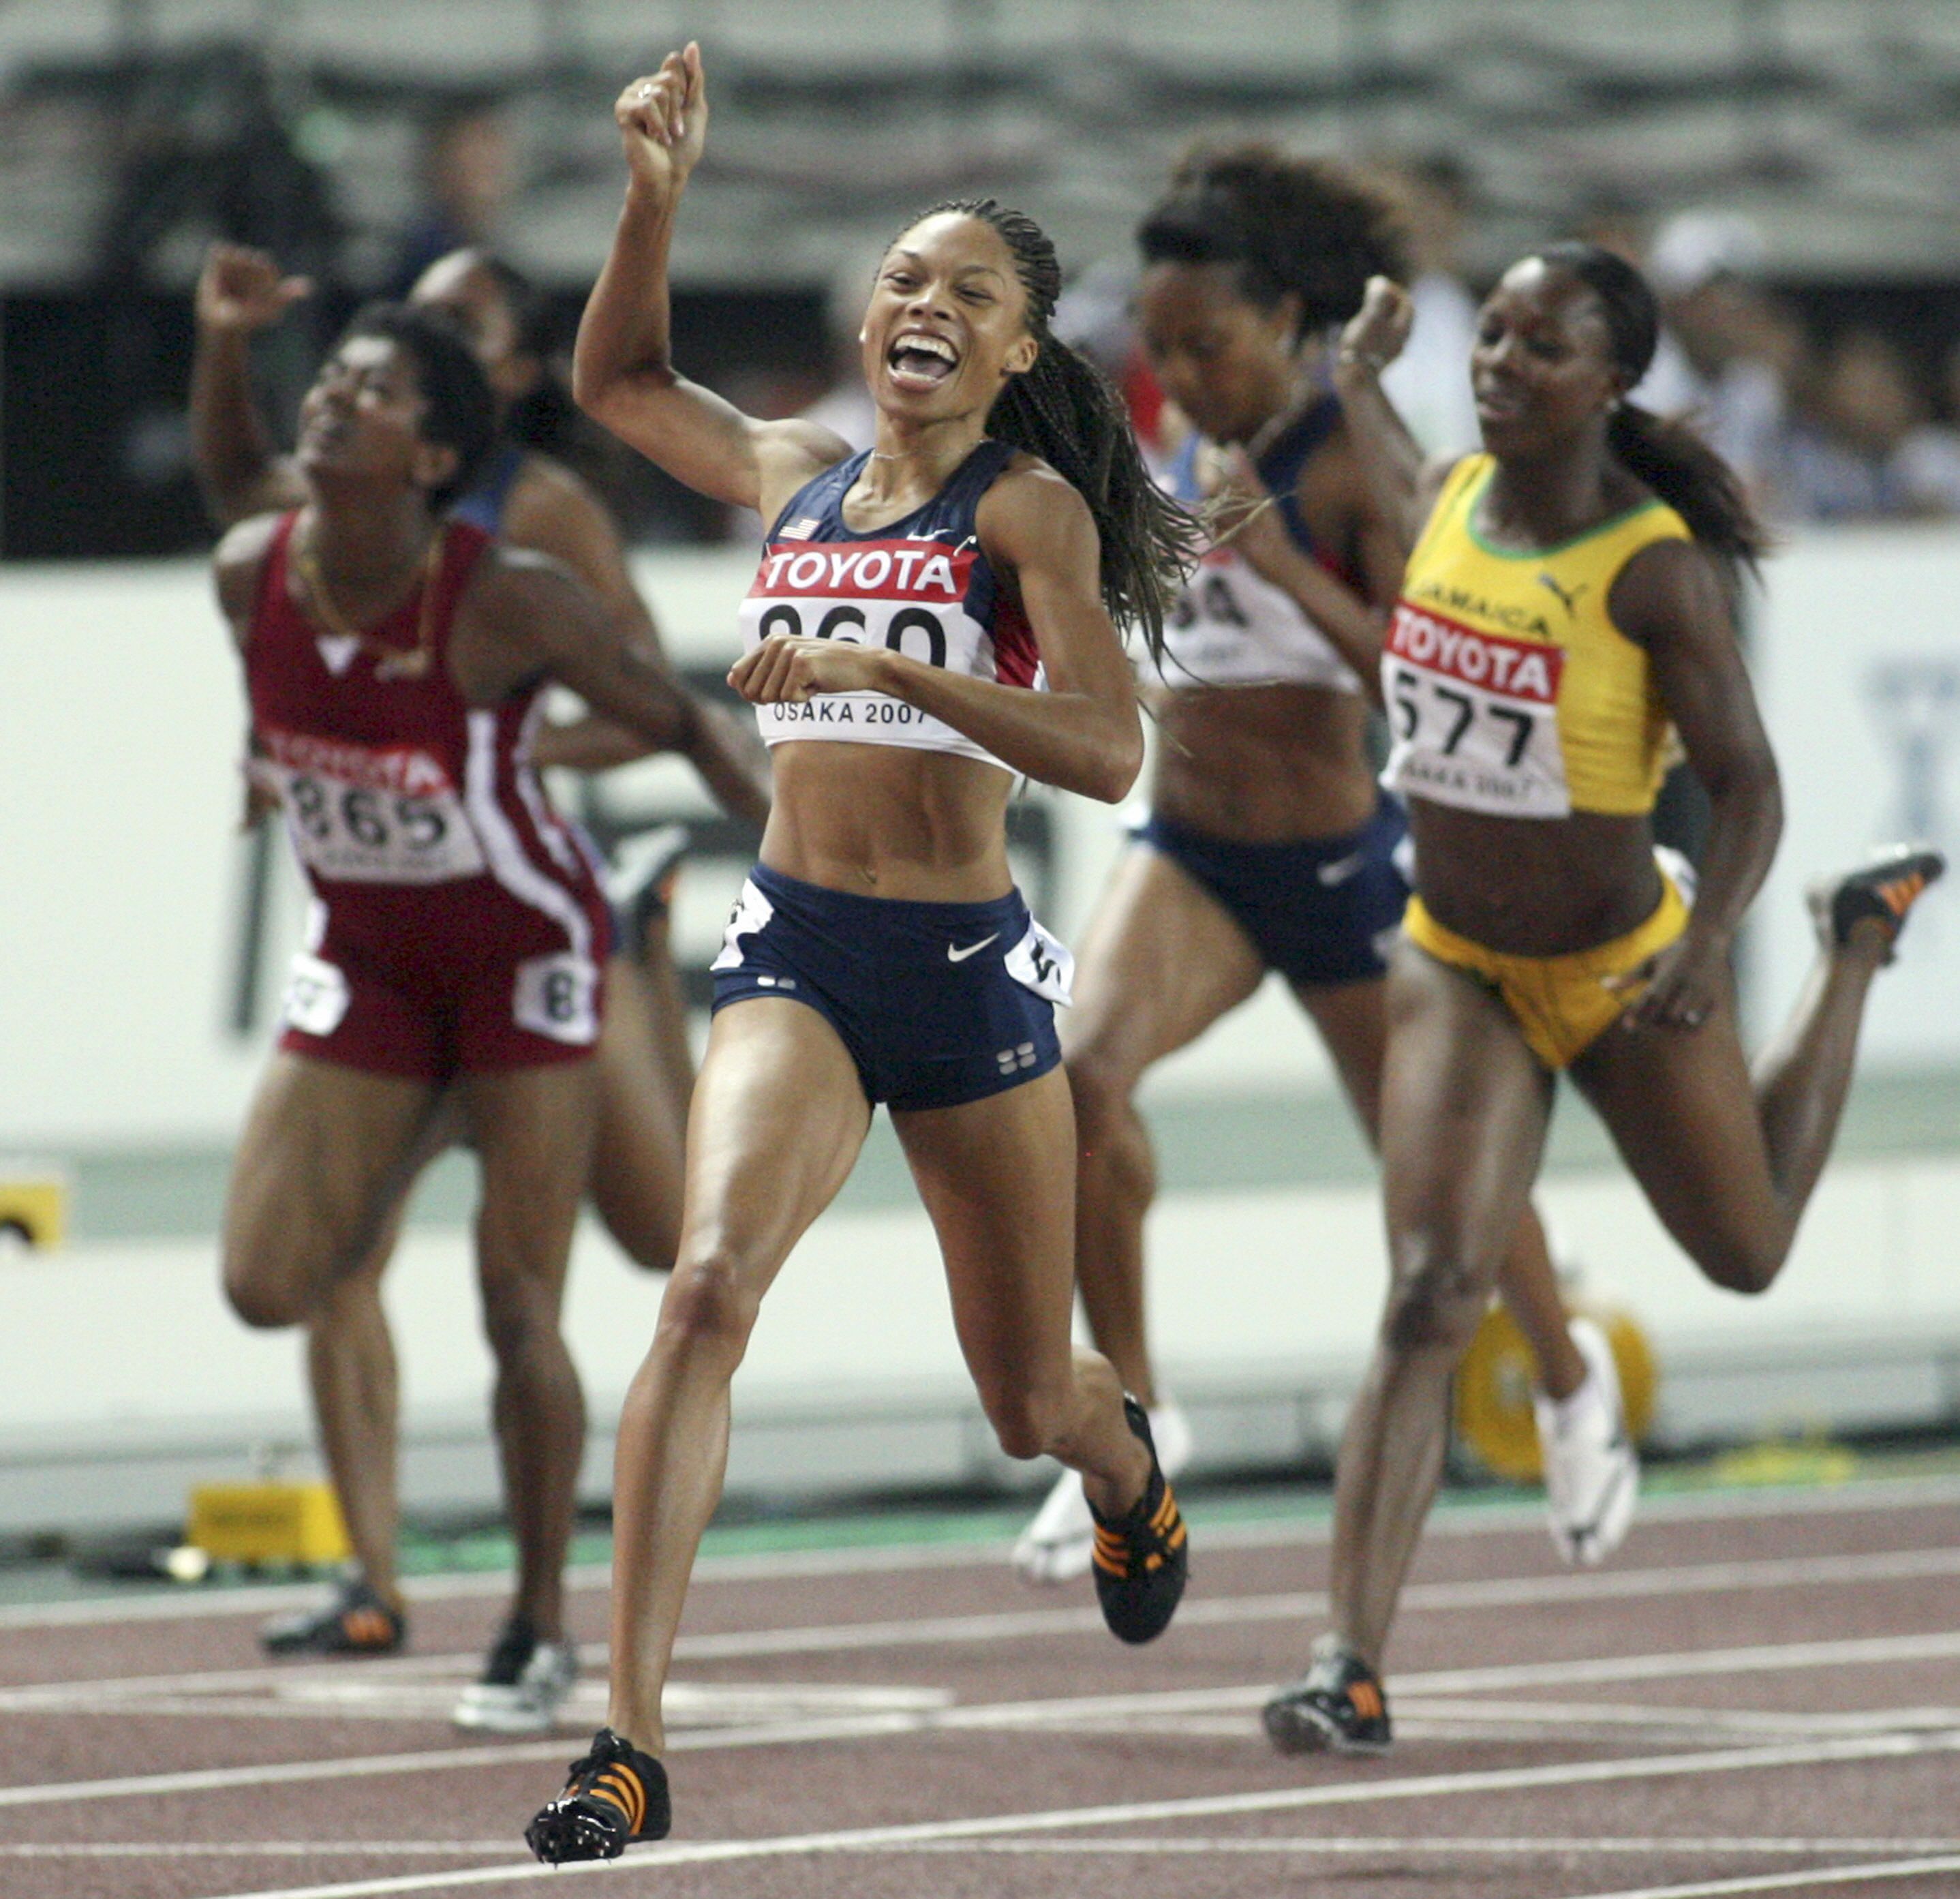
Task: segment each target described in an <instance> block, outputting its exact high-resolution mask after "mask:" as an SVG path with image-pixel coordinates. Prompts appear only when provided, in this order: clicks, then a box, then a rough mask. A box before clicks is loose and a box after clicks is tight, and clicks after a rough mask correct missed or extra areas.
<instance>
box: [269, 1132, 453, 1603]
mask: <svg viewBox="0 0 1960 1899" xmlns="http://www.w3.org/2000/svg"><path fill="white" fill-rule="evenodd" d="M459 1126H460V1117H459V1116H458V1114H457V1110H456V1104H455V1101H454V1097H453V1095H452V1094H445V1095H444V1097H443V1098H442V1102H441V1106H440V1107H438V1109H437V1110H436V1112H435V1113H434V1114H432V1115H431V1116H430V1117H429V1119H428V1122H427V1123H426V1124H425V1126H424V1128H423V1130H422V1136H421V1138H420V1139H418V1141H417V1142H416V1143H415V1149H414V1151H413V1152H412V1153H411V1154H410V1155H409V1158H408V1160H407V1161H406V1164H405V1165H404V1166H403V1168H402V1170H401V1174H400V1177H399V1180H398V1181H397V1182H396V1184H395V1185H394V1186H393V1189H392V1193H393V1198H392V1200H391V1201H390V1205H389V1209H388V1212H387V1215H386V1216H385V1219H384V1222H383V1226H382V1228H381V1231H380V1235H379V1237H378V1238H377V1239H376V1240H375V1241H374V1244H373V1245H372V1246H371V1247H369V1249H368V1254H367V1256H366V1257H365V1258H364V1259H363V1260H362V1261H361V1263H360V1265H359V1266H358V1267H356V1268H355V1270H353V1271H352V1273H348V1275H347V1276H345V1278H342V1279H338V1280H336V1282H334V1283H333V1285H332V1286H329V1288H328V1289H327V1290H326V1294H325V1295H324V1296H323V1298H321V1300H320V1304H319V1305H317V1307H316V1308H314V1310H313V1313H312V1314H311V1316H310V1318H308V1319H307V1384H308V1385H309V1387H310V1389H311V1391H312V1394H313V1420H314V1423H315V1425H316V1426H317V1429H318V1430H319V1432H320V1453H321V1455H322V1456H323V1458H324V1459H325V1460H326V1470H327V1475H328V1477H329V1479H330V1480H332V1482H333V1490H334V1495H335V1496H336V1499H338V1500H339V1504H340V1514H341V1515H342V1518H344V1519H345V1522H346V1525H347V1540H348V1543H349V1544H351V1545H352V1548H353V1551H354V1560H355V1562H356V1563H358V1565H359V1566H360V1569H361V1575H362V1576H363V1577H364V1579H366V1581H367V1582H368V1586H369V1587H370V1588H372V1589H373V1590H374V1592H375V1593H376V1594H377V1595H379V1596H380V1598H382V1600H383V1601H386V1602H388V1603H391V1604H393V1605H394V1606H395V1607H396V1608H398V1609H399V1607H401V1589H400V1580H399V1576H398V1575H397V1573H396V1542H397V1539H398V1537H399V1533H400V1529H401V1499H400V1493H399V1486H398V1483H397V1478H398V1470H397V1461H398V1450H399V1439H400V1429H399V1426H400V1398H399V1378H398V1375H397V1372H396V1363H395V1342H394V1340H393V1338H392V1337H390V1333H389V1330H388V1318H387V1313H386V1312H385V1311H383V1309H382V1306H381V1276H382V1274H383V1273H385V1272H386V1271H387V1267H388V1262H389V1260H390V1259H391V1258H392V1257H393V1256H394V1251H395V1248H396V1246H397V1245H398V1244H399V1242H400V1240H401V1236H402V1222H403V1218H404V1216H405V1215H406V1212H407V1209H408V1196H409V1193H411V1192H412V1190H413V1189H414V1185H415V1179H416V1177H418V1175H419V1174H421V1173H422V1170H423V1169H424V1168H426V1167H427V1166H428V1164H429V1162H430V1161H432V1160H434V1158H436V1156H437V1155H438V1154H440V1153H441V1152H442V1150H443V1149H444V1148H445V1147H447V1146H448V1145H449V1144H450V1142H451V1141H452V1140H453V1139H455V1138H456V1135H457V1130H458V1127H459Z"/></svg>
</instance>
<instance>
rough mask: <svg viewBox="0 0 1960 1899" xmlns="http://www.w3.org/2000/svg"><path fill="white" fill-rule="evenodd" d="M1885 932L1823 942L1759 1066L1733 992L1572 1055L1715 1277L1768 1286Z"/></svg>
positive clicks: (1633, 1158) (1650, 1186) (1849, 1054)
mask: <svg viewBox="0 0 1960 1899" xmlns="http://www.w3.org/2000/svg"><path fill="white" fill-rule="evenodd" d="M1887 943H1888V938H1887V937H1886V935H1885V932H1883V930H1882V929H1881V928H1880V926H1879V925H1878V924H1876V923H1875V922H1868V923H1861V924H1860V925H1859V926H1857V928H1856V929H1854V930H1853V933H1852V940H1851V942H1850V943H1848V944H1846V945H1838V946H1836V947H1834V948H1829V949H1827V950H1825V951H1822V952H1821V953H1820V954H1819V956H1818V961H1817V964H1816V965H1815V967H1814V968H1813V969H1812V971H1811V975H1810V980H1809V983H1808V984H1807V986H1806V988H1805V990H1804V993H1803V996H1802V997H1801V998H1800V999H1799V1002H1798V1003H1797V1005H1796V1009H1795V1011H1794V1012H1793V1014H1792V1015H1791V1018H1790V1021H1789V1022H1788V1023H1787V1024H1786V1025H1785V1026H1784V1028H1783V1032H1782V1033H1781V1034H1780V1035H1779V1036H1778V1037H1777V1039H1776V1040H1774V1042H1773V1043H1771V1045H1770V1047H1768V1049H1766V1050H1764V1053H1763V1055H1762V1056H1761V1059H1759V1060H1758V1063H1757V1065H1756V1069H1755V1074H1754V1075H1751V1074H1750V1072H1748V1069H1747V1068H1746V1067H1745V1065H1744V1061H1743V1056H1742V1043H1741V1040H1740V1038H1739V1035H1738V1034H1737V1031H1736V1012H1735V998H1734V996H1733V994H1730V995H1728V996H1724V997H1723V1000H1722V1002H1721V1003H1720V1006H1719V1007H1718V1008H1717V1009H1716V1010H1715V1012H1714V1013H1713V1014H1712V1015H1710V1017H1709V1018H1708V1020H1707V1021H1705V1022H1704V1023H1703V1024H1702V1025H1701V1028H1698V1029H1695V1030H1693V1031H1683V1030H1679V1029H1664V1028H1632V1029H1629V1028H1621V1027H1618V1026H1616V1027H1615V1028H1610V1029H1608V1031H1606V1033H1605V1034H1603V1035H1602V1036H1601V1037H1599V1040H1597V1041H1596V1042H1595V1043H1593V1046H1592V1047H1590V1048H1589V1049H1588V1050H1586V1053H1584V1054H1583V1056H1580V1059H1578V1061H1577V1062H1575V1063H1573V1067H1572V1075H1573V1080H1574V1081H1576V1082H1577V1083H1578V1084H1579V1085H1580V1087H1581V1088H1583V1089H1584V1090H1585V1091H1586V1097H1587V1098H1588V1099H1589V1101H1591V1102H1592V1103H1593V1106H1594V1107H1596V1108H1597V1109H1598V1110H1599V1115H1600V1118H1601V1119H1602V1120H1604V1121H1605V1123H1606V1125H1607V1126H1608V1129H1609V1130H1611V1131H1612V1136H1613V1139H1614V1142H1615V1145H1618V1148H1619V1150H1620V1152H1621V1154H1622V1155H1624V1156H1625V1157H1626V1161H1627V1165H1628V1167H1630V1168H1631V1169H1632V1170H1633V1172H1634V1178H1635V1179H1637V1181H1639V1182H1640V1185H1641V1187H1643V1189H1644V1190H1646V1193H1647V1198H1648V1200H1650V1202H1651V1203H1653V1209H1654V1211H1655V1212H1656V1213H1658V1214H1659V1216H1660V1218H1661V1221H1662V1223H1663V1225H1665V1226H1666V1228H1667V1230H1668V1231H1669V1232H1670V1233H1672V1235H1674V1237H1675V1240H1676V1241H1678V1242H1679V1244H1680V1245H1681V1246H1682V1249H1683V1250H1684V1251H1685V1252H1686V1253H1687V1254H1688V1256H1689V1257H1690V1258H1691V1259H1692V1260H1694V1263H1695V1264H1696V1265H1698V1267H1701V1270H1702V1271H1703V1272H1704V1273H1706V1274H1707V1276H1708V1277H1709V1278H1710V1279H1713V1281H1714V1282H1715V1283H1716V1284H1717V1286H1726V1287H1727V1288H1728V1289H1729V1290H1730V1291H1731V1292H1761V1291H1762V1290H1763V1289H1764V1287H1766V1286H1768V1284H1769V1283H1770V1282H1771V1280H1772V1279H1774V1278H1775V1277H1776V1276H1777V1273H1778V1272H1779V1271H1780V1270H1782V1267H1783V1262H1784V1260H1787V1258H1788V1257H1790V1247H1791V1244H1792V1243H1793V1241H1794V1240H1795V1239H1796V1228H1797V1222H1798V1221H1799V1219H1802V1217H1803V1209H1804V1207H1805V1206H1806V1204H1807V1203H1809V1199H1810V1195H1811V1190H1812V1188H1814V1187H1815V1186H1816V1184H1817V1177H1818V1174H1819V1173H1820V1172H1821V1171H1822V1169H1823V1166H1824V1162H1825V1157H1826V1156H1827V1155H1828V1154H1829V1153H1830V1151H1831V1142H1832V1140H1833V1139H1834V1138H1835V1136H1836V1135H1837V1132H1838V1117H1839V1116H1840V1115H1841V1114H1842V1113H1843V1112H1844V1098H1845V1096H1846V1094H1847V1093H1848V1092H1849V1091H1850V1083H1851V1065H1852V1061H1853V1057H1854V1056H1856V1054H1857V1047H1858V1029H1859V1025H1860V1022H1861V1021H1862V1020H1863V1015H1864V1009H1865V997H1866V992H1867V991H1868V990H1869V988H1870V986H1871V981H1872V978H1873V976H1874V975H1875V974H1876V973H1877V971H1878V970H1879V967H1880V965H1881V964H1882V963H1883V961H1884V960H1885V951H1886V948H1887Z"/></svg>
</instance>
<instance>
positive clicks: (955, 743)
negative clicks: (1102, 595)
mask: <svg viewBox="0 0 1960 1899" xmlns="http://www.w3.org/2000/svg"><path fill="white" fill-rule="evenodd" d="M1014 454H1015V451H1014V450H1013V448H1010V447H1009V446H1008V444H1007V443H1005V442H1000V441H983V442H982V443H981V444H980V445H979V446H978V448H975V450H974V451H973V452H972V454H970V455H969V456H968V457H967V458H966V460H965V461H963V462H962V463H961V464H960V465H959V467H958V468H957V469H956V470H954V471H953V475H952V476H951V478H950V480H948V481H947V484H946V486H944V487H943V488H942V489H940V492H938V493H937V495H934V497H933V498H932V499H931V501H929V502H927V503H926V504H925V505H924V507H923V508H918V509H916V510H915V511H914V512H912V514H909V515H906V516H905V517H904V518H902V520H899V521H893V523H892V524H890V525H889V527H879V528H875V529H873V530H872V531H870V532H869V533H867V534H859V533H858V532H857V531H855V530H854V529H852V528H851V527H847V526H846V525H845V521H844V513H843V502H844V497H845V495H847V494H848V492H850V490H851V486H852V484H853V483H855V482H856V480H857V479H858V476H859V475H860V474H861V473H862V472H863V470H864V464H866V462H867V460H869V459H870V456H869V454H857V455H853V456H851V457H850V458H849V459H848V460H845V461H841V462H839V463H838V464H836V466H835V467H832V468H827V469H826V470H824V472H823V473H822V474H820V475H819V476H817V477H816V480H814V481H812V482H809V483H806V484H805V485H804V486H803V487H802V488H800V489H798V490H797V492H796V494H795V495H794V496H792V497H791V500H790V502H789V505H788V506H787V507H786V508H784V510H783V511H782V513H781V515H780V516H778V518H777V521H776V524H775V527H773V528H772V530H771V531H770V533H769V536H768V540H767V542H766V543H765V545H764V546H763V549H762V561H761V562H760V564H759V566H758V567H757V569H756V581H755V585H753V587H751V588H749V593H748V597H747V598H746V599H745V600H744V601H743V603H742V607H741V612H740V621H741V628H742V645H743V650H744V651H745V652H746V651H749V650H751V649H753V648H755V647H756V646H759V645H761V644H762V642H763V641H764V640H765V639H768V637H769V636H770V635H771V634H772V633H779V632H780V633H790V634H794V635H807V636H811V637H813V638H815V639H843V640H848V641H850V642H852V643H853V644H854V645H860V646H884V647H888V648H890V649H891V650H892V651H893V652H901V653H905V654H908V655H910V656H911V657H912V658H914V659H917V660H922V661H924V662H925V663H926V664H928V665H932V666H943V667H944V668H946V669H947V671H950V672H955V673H963V674H966V676H967V677H969V678H973V679H991V680H997V681H998V682H999V683H1001V684H1002V685H1004V686H1023V687H1029V688H1031V689H1036V690H1039V687H1040V686H1041V683H1042V677H1041V661H1040V655H1039V653H1038V652H1036V647H1035V639H1034V633H1033V629H1031V628H1030V627H1029V625H1028V623H1027V620H1026V617H1024V616H1023V613H1021V611H1020V607H1019V606H1018V604H1016V603H1015V602H1014V601H1012V600H1010V598H1009V597H1008V596H1007V592H1006V590H1005V589H1004V588H1002V587H1001V585H1000V581H999V578H998V575H996V574H995V573H994V569H993V567H992V566H991V563H990V562H988V559H987V556H985V554H984V553H982V551H981V549H980V537H979V533H978V528H977V527H976V525H975V522H976V519H977V517H978V513H979V508H980V502H981V498H982V496H983V495H985V493H986V492H987V490H988V489H989V488H991V487H992V486H993V485H994V482H995V481H996V480H998V479H999V477H1000V475H1001V471H1002V470H1004V469H1005V468H1006V467H1007V464H1008V463H1009V462H1010V461H1011V460H1013V456H1014ZM756 722H757V723H758V725H759V726H760V728H761V730H762V738H763V740H764V741H765V743H766V744H771V745H780V744H784V743H785V742H786V741H789V740H791V739H843V740H848V741H851V742H853V743H854V744H861V745H903V746H908V747H912V749H913V750H918V751H934V752H953V753H955V754H958V755H959V757H963V758H977V759H979V760H982V762H983V763H987V764H989V765H1001V761H1000V760H998V759H997V758H996V757H994V755H993V754H991V752H989V751H988V750H985V748H984V747H982V746H979V745H977V744H975V743H974V741H972V739H970V738H968V737H967V736H966V734H964V733H963V732H959V731H955V730H954V729H953V727H952V726H950V725H947V723H946V722H944V720H943V719H938V718H931V717H930V716H929V715H928V714H926V713H924V712H921V711H920V710H919V709H918V708H917V707H916V706H908V705H907V704H906V703H905V701H904V700H902V699H894V698H893V697H892V696H890V695H889V693H819V694H818V695H816V696H813V697H812V698H811V699H809V700H808V701H807V703H804V704H803V705H800V706H790V705H778V706H757V707H756ZM1001 769H1002V770H1003V771H1007V770H1010V769H1012V768H1011V767H1010V766H1005V765H1001Z"/></svg>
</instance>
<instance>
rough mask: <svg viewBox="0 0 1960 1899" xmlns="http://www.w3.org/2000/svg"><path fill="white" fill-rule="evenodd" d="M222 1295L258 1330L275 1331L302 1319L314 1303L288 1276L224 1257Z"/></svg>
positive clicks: (251, 1263)
mask: <svg viewBox="0 0 1960 1899" xmlns="http://www.w3.org/2000/svg"><path fill="white" fill-rule="evenodd" d="M224 1296H225V1298H226V1299H227V1300H228V1301H229V1302H230V1303H231V1309H232V1311H234V1312H235V1313H237V1314H238V1316H239V1318H241V1319H243V1321H245V1323H246V1324H247V1325H249V1326H251V1327H253V1328H254V1329H255V1330H260V1331H276V1330H280V1329H282V1328H283V1327H286V1326H289V1325H298V1324H301V1323H302V1322H304V1320H305V1319H306V1318H307V1317H308V1315H309V1314H310V1313H311V1312H312V1311H313V1308H314V1306H315V1305H317V1303H318V1302H317V1300H316V1299H315V1298H312V1297H311V1296H310V1295H309V1293H308V1291H307V1288H306V1286H305V1285H304V1282H302V1281H301V1280H300V1279H296V1278H295V1277H294V1276H292V1275H291V1274H288V1273H280V1272H276V1271H275V1272H268V1271H266V1270H264V1268H263V1267H262V1266H260V1265H259V1263H256V1262H255V1261H253V1260H243V1259H240V1258H237V1257H234V1256H228V1257H227V1258H226V1260H225V1262H224Z"/></svg>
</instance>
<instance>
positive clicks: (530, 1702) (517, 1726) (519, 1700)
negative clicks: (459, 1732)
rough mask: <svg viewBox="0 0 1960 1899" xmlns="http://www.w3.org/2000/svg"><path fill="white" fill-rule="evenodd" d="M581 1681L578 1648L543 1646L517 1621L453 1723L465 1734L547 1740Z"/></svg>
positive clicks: (494, 1651)
mask: <svg viewBox="0 0 1960 1899" xmlns="http://www.w3.org/2000/svg"><path fill="white" fill-rule="evenodd" d="M577 1680H578V1647H577V1646H576V1645H575V1644H574V1643H570V1642H540V1641H537V1640H536V1639H533V1638H531V1636H530V1630H529V1628H528V1627H526V1626H523V1624H522V1623H520V1620H519V1619H518V1618H516V1617H514V1618H513V1619H512V1623H511V1627H508V1628H507V1629H506V1630H504V1634H503V1636H502V1637H501V1639H499V1641H498V1644H497V1646H496V1647H495V1648H494V1649H492V1650H491V1652H490V1661H489V1665H488V1667H487V1668H485V1671H484V1674H483V1679H482V1681H473V1682H471V1683H470V1684H469V1687H466V1688H465V1689H464V1690H463V1696H462V1699H461V1700H459V1701H458V1702H457V1704H456V1712H455V1713H454V1714H453V1716H451V1717H450V1719H452V1720H453V1721H454V1722H455V1723H456V1725H457V1726H458V1727H459V1728H480V1729H486V1730H487V1731H488V1732H490V1733H492V1734H543V1733H544V1732H546V1731H547V1730H548V1729H549V1728H550V1727H551V1726H552V1723H553V1722H555V1720H556V1719H557V1718H558V1709H560V1708H561V1707H562V1706H563V1705H564V1703H565V1697H566V1696H567V1695H568V1694H570V1693H571V1684H573V1683H574V1681H577Z"/></svg>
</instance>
